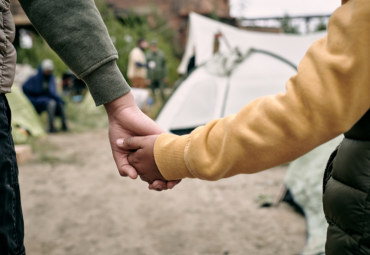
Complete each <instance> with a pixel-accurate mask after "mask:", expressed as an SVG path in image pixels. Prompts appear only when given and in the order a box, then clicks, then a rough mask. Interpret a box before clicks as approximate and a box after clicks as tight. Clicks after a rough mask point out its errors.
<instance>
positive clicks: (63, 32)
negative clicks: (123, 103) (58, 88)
mask: <svg viewBox="0 0 370 255" xmlns="http://www.w3.org/2000/svg"><path fill="white" fill-rule="evenodd" d="M19 2H20V3H21V5H22V7H23V9H24V11H25V12H26V14H27V16H28V18H29V19H30V21H31V22H32V24H33V25H34V27H35V28H36V30H37V31H38V32H39V33H40V35H41V36H42V37H43V38H44V39H45V41H46V42H47V43H48V44H49V46H50V47H51V48H52V49H53V50H54V51H55V52H56V53H57V54H58V55H59V57H60V58H61V59H62V60H63V61H64V63H66V65H67V66H68V67H69V68H70V69H71V70H72V71H73V72H74V73H75V74H76V76H77V77H78V78H79V79H82V80H84V82H85V83H86V84H87V86H88V87H89V89H90V92H91V95H92V97H93V98H94V100H95V103H96V105H101V104H105V103H108V102H110V101H113V100H114V99H117V98H119V97H121V96H123V95H125V94H126V93H128V92H129V91H130V87H129V86H128V84H127V82H126V81H125V79H124V78H123V76H122V74H121V72H120V71H119V69H118V67H117V64H116V60H117V59H118V54H117V51H116V49H115V47H114V45H113V43H112V41H111V39H110V37H109V34H108V31H107V28H106V27H105V24H104V22H103V20H102V18H101V16H100V13H99V11H98V10H97V8H96V6H95V2H94V1H93V0H63V1H60V0H59V1H57V0H19Z"/></svg>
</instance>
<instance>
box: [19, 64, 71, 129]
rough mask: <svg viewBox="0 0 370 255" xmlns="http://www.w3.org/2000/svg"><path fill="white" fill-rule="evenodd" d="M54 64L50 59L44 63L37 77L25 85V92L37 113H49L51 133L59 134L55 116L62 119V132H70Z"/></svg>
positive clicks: (33, 77) (30, 79)
mask: <svg viewBox="0 0 370 255" xmlns="http://www.w3.org/2000/svg"><path fill="white" fill-rule="evenodd" d="M53 70H54V64H53V61H51V60H50V59H45V60H44V61H42V63H41V65H40V66H39V68H38V72H37V74H36V75H35V76H32V77H31V78H29V79H28V80H27V81H26V82H25V83H24V84H23V92H24V94H26V96H27V97H28V99H29V100H30V101H31V103H32V104H33V106H34V107H35V109H36V111H37V113H39V114H40V113H42V112H43V111H45V110H46V111H47V113H48V116H49V130H48V131H49V132H50V133H55V132H57V130H56V128H55V126H54V118H55V116H60V117H61V119H62V130H63V131H68V127H67V123H66V116H65V111H64V101H63V100H62V98H61V97H60V96H59V95H58V93H57V90H56V86H55V78H54V75H53Z"/></svg>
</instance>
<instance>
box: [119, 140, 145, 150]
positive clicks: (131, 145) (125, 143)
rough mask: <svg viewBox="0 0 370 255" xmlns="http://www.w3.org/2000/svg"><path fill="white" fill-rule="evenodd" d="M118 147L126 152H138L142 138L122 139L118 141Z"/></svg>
mask: <svg viewBox="0 0 370 255" xmlns="http://www.w3.org/2000/svg"><path fill="white" fill-rule="evenodd" d="M116 143H117V146H118V147H119V148H121V149H124V150H138V149H140V148H141V137H129V138H125V139H123V138H120V139H117V141H116Z"/></svg>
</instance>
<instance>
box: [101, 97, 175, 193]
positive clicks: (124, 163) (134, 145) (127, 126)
mask: <svg viewBox="0 0 370 255" xmlns="http://www.w3.org/2000/svg"><path fill="white" fill-rule="evenodd" d="M104 106H105V109H106V111H107V114H108V120H109V141H110V144H111V147H112V153H113V157H114V160H115V162H116V165H117V168H118V171H119V173H120V175H121V176H128V177H130V178H131V179H136V178H137V177H138V175H140V178H141V179H142V180H144V181H146V182H148V183H149V189H154V190H166V189H172V188H173V187H174V186H176V185H177V184H178V183H179V182H180V180H179V181H167V180H166V179H165V178H164V177H163V176H162V175H161V173H160V172H159V170H158V168H157V166H156V164H155V161H154V156H153V147H154V142H155V140H156V137H157V136H158V135H159V134H161V133H164V131H163V130H162V129H161V128H160V127H159V126H158V125H157V124H156V123H155V122H154V121H153V120H151V119H150V118H149V117H148V116H146V115H145V114H144V113H143V112H142V111H141V110H140V109H139V108H138V107H137V106H136V103H135V100H134V97H133V95H132V93H131V92H129V93H127V94H126V95H124V96H122V97H120V98H118V99H116V100H114V101H112V102H110V103H107V104H105V105H104ZM134 136H148V137H135V138H133V137H134Z"/></svg>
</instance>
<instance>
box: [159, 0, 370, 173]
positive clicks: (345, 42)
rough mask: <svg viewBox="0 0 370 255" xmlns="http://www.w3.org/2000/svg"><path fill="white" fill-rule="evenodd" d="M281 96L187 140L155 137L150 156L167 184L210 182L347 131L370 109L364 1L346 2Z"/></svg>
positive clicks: (369, 16) (369, 27) (368, 21)
mask: <svg viewBox="0 0 370 255" xmlns="http://www.w3.org/2000/svg"><path fill="white" fill-rule="evenodd" d="M286 89H287V92H286V93H281V94H278V95H275V96H266V97H261V98H259V99H257V100H255V101H253V102H251V103H249V104H247V105H246V106H245V107H244V108H243V109H242V110H241V111H240V112H239V113H238V114H236V115H230V116H227V117H225V118H223V119H218V120H213V121H211V122H210V123H208V124H207V125H205V126H202V127H199V128H197V129H195V130H194V131H193V132H192V133H191V134H190V135H187V136H175V135H171V134H163V135H160V136H159V137H158V139H157V141H156V143H155V147H154V155H155V160H156V163H157V165H158V168H159V170H160V171H161V173H162V175H163V176H164V177H165V178H166V179H167V180H177V179H182V178H186V177H189V178H199V179H204V180H218V179H221V178H226V177H230V176H233V175H236V174H241V173H245V174H249V173H256V172H259V171H262V170H265V169H269V168H271V167H274V166H277V165H280V164H283V163H286V162H289V161H292V160H294V159H296V158H298V157H300V156H302V155H304V154H305V153H307V152H308V151H310V150H312V149H313V148H315V147H317V146H319V145H320V144H322V143H325V142H327V141H329V140H330V139H332V138H334V137H336V136H338V135H339V134H342V133H344V132H346V131H348V130H349V129H350V128H351V127H352V126H353V125H354V124H355V123H356V122H357V121H358V120H359V119H360V118H361V117H362V116H363V115H364V114H365V113H366V111H367V110H368V109H369V108H370V1H369V0H349V1H348V2H347V3H345V4H344V5H342V6H341V7H340V8H338V9H337V10H336V11H335V12H334V14H333V15H332V17H331V19H330V21H329V24H328V35H327V36H326V37H324V38H322V39H320V40H318V41H316V42H315V43H314V44H313V45H312V46H311V47H310V48H309V50H308V52H307V53H306V55H305V57H304V58H303V60H302V61H301V63H300V65H299V67H298V72H297V75H295V76H293V77H292V78H291V79H290V80H289V81H288V82H287V84H286Z"/></svg>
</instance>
